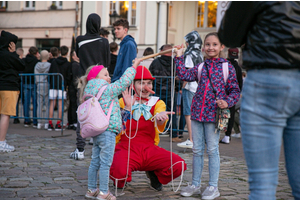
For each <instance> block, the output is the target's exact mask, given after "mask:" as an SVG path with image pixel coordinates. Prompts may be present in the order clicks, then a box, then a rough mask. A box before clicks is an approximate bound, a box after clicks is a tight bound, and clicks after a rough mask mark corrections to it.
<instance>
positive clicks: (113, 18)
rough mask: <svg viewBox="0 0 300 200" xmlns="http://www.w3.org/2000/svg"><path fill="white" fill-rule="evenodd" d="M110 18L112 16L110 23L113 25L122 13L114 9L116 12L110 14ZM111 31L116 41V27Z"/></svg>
mask: <svg viewBox="0 0 300 200" xmlns="http://www.w3.org/2000/svg"><path fill="white" fill-rule="evenodd" d="M109 18H110V24H111V25H112V26H113V24H114V23H115V21H117V20H118V19H120V15H118V13H117V12H116V11H115V10H114V12H113V13H112V14H109ZM111 33H112V35H113V41H116V39H117V38H116V34H115V28H114V27H113V28H112V30H111Z"/></svg>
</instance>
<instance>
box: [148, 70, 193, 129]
mask: <svg viewBox="0 0 300 200" xmlns="http://www.w3.org/2000/svg"><path fill="white" fill-rule="evenodd" d="M154 77H155V80H154V82H153V91H154V92H155V94H154V95H155V96H158V97H159V98H160V99H161V100H163V101H164V102H165V104H166V110H167V111H174V112H175V114H174V115H172V131H173V132H179V133H182V132H187V131H186V130H184V127H185V118H184V115H183V113H182V110H183V109H182V107H183V104H182V97H181V93H180V90H181V87H182V83H183V82H182V81H180V80H174V78H173V77H171V76H154ZM172 88H174V94H172V91H171V89H172ZM172 96H173V98H172ZM172 99H173V108H171V106H172V105H171V103H172V101H171V100H172ZM170 121H171V119H169V122H170ZM167 127H168V124H167V126H166V128H167Z"/></svg>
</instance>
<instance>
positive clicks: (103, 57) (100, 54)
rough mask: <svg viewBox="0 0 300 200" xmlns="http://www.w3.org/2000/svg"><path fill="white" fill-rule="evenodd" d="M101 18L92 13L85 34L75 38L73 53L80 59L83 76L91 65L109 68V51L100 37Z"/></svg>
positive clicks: (104, 40) (106, 41) (104, 39)
mask: <svg viewBox="0 0 300 200" xmlns="http://www.w3.org/2000/svg"><path fill="white" fill-rule="evenodd" d="M100 27H101V18H100V16H99V15H98V14H96V13H92V14H90V15H89V16H88V18H87V21H86V34H85V35H80V36H78V37H77V38H76V47H75V51H76V54H77V56H78V58H79V59H80V66H81V72H80V75H81V76H82V75H84V74H85V71H86V69H87V68H88V67H90V66H92V65H96V64H99V65H103V66H104V67H107V68H108V67H109V64H110V50H109V43H108V40H107V39H106V38H103V37H100V35H99V34H100Z"/></svg>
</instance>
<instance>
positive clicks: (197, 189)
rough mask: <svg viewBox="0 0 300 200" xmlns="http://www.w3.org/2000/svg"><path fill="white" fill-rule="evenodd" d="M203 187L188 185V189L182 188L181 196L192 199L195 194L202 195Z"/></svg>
mask: <svg viewBox="0 0 300 200" xmlns="http://www.w3.org/2000/svg"><path fill="white" fill-rule="evenodd" d="M200 188H201V186H199V187H196V186H194V185H188V186H187V187H184V188H182V190H181V192H180V194H181V196H184V197H190V196H192V195H193V194H201V190H200Z"/></svg>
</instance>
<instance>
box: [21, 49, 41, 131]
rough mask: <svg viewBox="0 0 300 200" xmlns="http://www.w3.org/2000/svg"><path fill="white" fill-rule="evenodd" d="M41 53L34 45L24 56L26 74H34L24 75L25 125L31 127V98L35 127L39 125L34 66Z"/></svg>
mask: <svg viewBox="0 0 300 200" xmlns="http://www.w3.org/2000/svg"><path fill="white" fill-rule="evenodd" d="M39 59H40V53H39V51H38V48H36V47H34V46H32V47H30V48H29V53H28V54H27V55H26V57H25V58H24V61H25V70H24V72H23V73H24V74H32V75H26V76H23V78H22V79H23V91H24V117H26V118H25V120H24V126H25V127H29V126H30V125H31V121H30V114H29V111H30V104H31V102H30V99H32V102H33V103H32V104H33V117H34V118H35V119H33V128H36V127H37V119H36V117H37V87H36V84H35V78H34V67H35V65H36V63H38V62H39Z"/></svg>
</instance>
